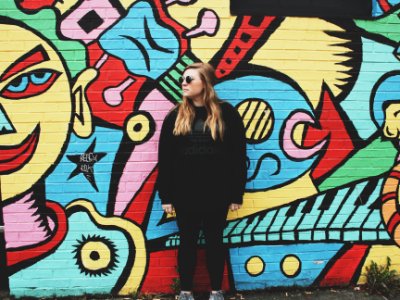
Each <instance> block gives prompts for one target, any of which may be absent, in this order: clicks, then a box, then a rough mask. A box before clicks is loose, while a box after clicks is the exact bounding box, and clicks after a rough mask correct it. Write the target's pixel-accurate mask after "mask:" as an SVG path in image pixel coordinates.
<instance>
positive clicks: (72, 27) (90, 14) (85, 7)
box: [60, 0, 121, 44]
mask: <svg viewBox="0 0 400 300" xmlns="http://www.w3.org/2000/svg"><path fill="white" fill-rule="evenodd" d="M96 15H97V16H96ZM85 16H86V17H87V18H88V19H91V20H93V19H94V18H96V17H100V19H98V20H99V23H101V24H99V26H98V27H96V28H93V29H92V28H86V31H85V29H83V28H82V26H81V25H79V22H81V23H85V19H84V17H85ZM120 17H121V15H120V13H119V12H118V10H117V9H116V8H115V7H113V6H112V4H111V3H110V1H108V0H85V1H83V2H82V3H81V4H80V5H79V6H78V7H77V8H76V9H75V10H74V11H73V12H72V13H71V14H69V15H68V16H67V17H66V18H65V19H64V20H63V21H62V22H61V25H60V29H61V32H62V34H63V35H64V36H65V37H67V38H70V39H73V40H82V41H83V42H84V43H85V44H89V43H90V42H92V41H94V40H96V39H97V38H98V37H99V36H100V34H102V33H103V32H104V31H105V30H106V29H108V28H109V27H111V26H112V25H113V24H114V23H115V22H117V21H118V19H119V18H120ZM82 20H83V21H82Z"/></svg>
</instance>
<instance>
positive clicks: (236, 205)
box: [229, 203, 242, 211]
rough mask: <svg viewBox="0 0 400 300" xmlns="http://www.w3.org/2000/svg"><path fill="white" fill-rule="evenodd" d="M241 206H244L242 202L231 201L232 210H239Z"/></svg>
mask: <svg viewBox="0 0 400 300" xmlns="http://www.w3.org/2000/svg"><path fill="white" fill-rule="evenodd" d="M241 207H242V204H237V203H231V204H230V205H229V209H230V210H231V211H235V210H238V209H240V208H241Z"/></svg>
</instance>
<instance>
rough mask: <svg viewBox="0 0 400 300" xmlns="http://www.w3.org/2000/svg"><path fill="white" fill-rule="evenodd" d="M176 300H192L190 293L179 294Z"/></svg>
mask: <svg viewBox="0 0 400 300" xmlns="http://www.w3.org/2000/svg"><path fill="white" fill-rule="evenodd" d="M178 300H194V298H193V294H192V293H185V292H180V294H179V296H178Z"/></svg>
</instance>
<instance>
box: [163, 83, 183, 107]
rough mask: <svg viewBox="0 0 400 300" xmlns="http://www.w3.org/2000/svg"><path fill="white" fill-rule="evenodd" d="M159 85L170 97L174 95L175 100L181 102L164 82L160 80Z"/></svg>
mask: <svg viewBox="0 0 400 300" xmlns="http://www.w3.org/2000/svg"><path fill="white" fill-rule="evenodd" d="M160 85H161V86H162V87H163V88H164V90H165V91H167V92H168V93H169V94H170V95H171V96H172V97H174V99H175V100H176V101H177V102H182V99H181V98H180V97H179V96H178V95H177V94H176V93H175V92H174V91H173V90H172V89H171V88H170V87H169V86H167V85H166V84H165V83H164V82H162V81H160Z"/></svg>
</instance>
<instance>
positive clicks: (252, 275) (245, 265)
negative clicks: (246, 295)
mask: <svg viewBox="0 0 400 300" xmlns="http://www.w3.org/2000/svg"><path fill="white" fill-rule="evenodd" d="M256 257H258V258H259V259H261V261H262V262H263V266H262V271H261V272H260V273H259V274H257V275H254V274H250V272H249V270H248V269H247V264H248V262H249V260H250V259H252V258H256ZM265 265H266V263H265V261H264V260H263V259H262V257H261V256H259V255H253V256H252V257H249V258H248V259H247V260H246V262H245V263H244V268H245V269H246V272H247V274H248V275H250V276H251V277H257V276H260V275H262V274H263V273H264V271H265Z"/></svg>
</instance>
